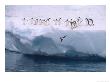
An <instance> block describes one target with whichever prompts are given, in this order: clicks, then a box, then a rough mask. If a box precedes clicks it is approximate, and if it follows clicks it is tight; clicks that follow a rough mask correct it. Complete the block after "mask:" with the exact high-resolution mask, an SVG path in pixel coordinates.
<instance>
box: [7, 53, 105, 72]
mask: <svg viewBox="0 0 110 82" xmlns="http://www.w3.org/2000/svg"><path fill="white" fill-rule="evenodd" d="M5 71H6V72H106V62H86V61H67V60H65V59H63V60H62V59H60V60H55V59H45V58H39V57H37V56H35V57H28V56H26V55H24V54H20V53H15V52H10V51H6V52H5Z"/></svg>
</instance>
